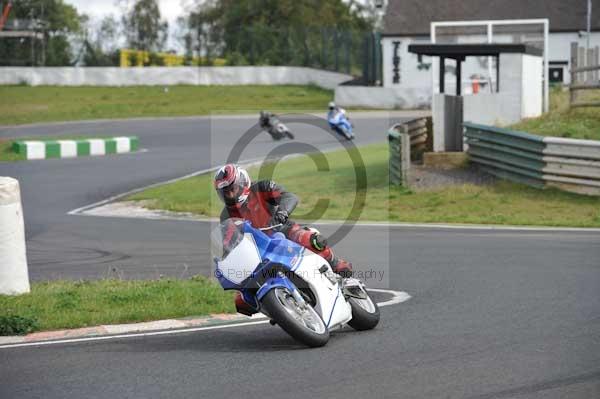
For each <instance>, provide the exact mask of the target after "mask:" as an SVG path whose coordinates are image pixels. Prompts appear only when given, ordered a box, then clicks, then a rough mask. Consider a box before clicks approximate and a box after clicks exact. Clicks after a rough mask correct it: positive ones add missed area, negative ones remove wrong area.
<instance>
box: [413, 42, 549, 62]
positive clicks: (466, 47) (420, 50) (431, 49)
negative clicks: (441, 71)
mask: <svg viewBox="0 0 600 399" xmlns="http://www.w3.org/2000/svg"><path fill="white" fill-rule="evenodd" d="M408 51H409V52H410V53H415V54H421V55H428V56H442V57H446V58H457V59H464V58H465V57H468V56H498V55H499V54H501V53H522V54H531V55H538V56H540V57H541V56H542V55H543V51H542V50H541V49H538V48H536V47H532V46H528V45H526V44H488V43H484V44H432V43H428V44H410V45H409V46H408Z"/></svg>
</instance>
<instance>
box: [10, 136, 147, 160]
mask: <svg viewBox="0 0 600 399" xmlns="http://www.w3.org/2000/svg"><path fill="white" fill-rule="evenodd" d="M138 147H139V139H138V138H137V137H111V138H102V139H81V140H56V141H34V140H26V141H15V142H13V150H14V151H15V152H16V153H18V154H23V155H25V157H26V159H47V158H73V157H82V156H89V155H91V156H97V155H106V154H123V153H127V152H132V151H136V150H137V149H138Z"/></svg>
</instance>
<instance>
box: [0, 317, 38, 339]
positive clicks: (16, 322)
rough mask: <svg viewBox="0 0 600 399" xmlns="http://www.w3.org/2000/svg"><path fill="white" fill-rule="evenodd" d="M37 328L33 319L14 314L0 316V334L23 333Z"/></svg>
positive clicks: (36, 323)
mask: <svg viewBox="0 0 600 399" xmlns="http://www.w3.org/2000/svg"><path fill="white" fill-rule="evenodd" d="M36 329H38V322H37V320H35V319H30V318H28V317H21V316H16V315H10V316H0V336H3V335H25V334H28V333H30V332H32V331H35V330H36Z"/></svg>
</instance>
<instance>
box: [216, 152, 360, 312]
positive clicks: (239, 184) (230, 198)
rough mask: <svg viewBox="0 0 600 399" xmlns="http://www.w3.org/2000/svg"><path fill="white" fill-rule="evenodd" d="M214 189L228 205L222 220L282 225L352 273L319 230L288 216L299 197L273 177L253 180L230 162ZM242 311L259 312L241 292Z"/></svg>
mask: <svg viewBox="0 0 600 399" xmlns="http://www.w3.org/2000/svg"><path fill="white" fill-rule="evenodd" d="M214 185H215V189H216V190H217V194H218V195H219V198H221V200H222V201H223V203H224V204H225V208H224V209H223V211H222V212H221V221H224V220H226V219H229V218H241V219H244V220H248V221H250V222H251V223H252V226H253V227H256V228H264V227H270V226H275V225H279V224H281V225H282V227H279V228H277V230H278V231H280V232H282V233H283V234H285V236H286V237H287V238H288V239H289V240H291V241H294V242H296V243H298V244H300V245H302V246H303V247H304V248H307V249H309V250H311V251H312V252H315V253H317V254H319V255H321V256H322V257H323V258H325V260H327V261H328V262H329V264H330V265H331V267H332V268H333V271H334V272H336V273H338V274H340V275H342V276H344V277H349V276H351V275H352V264H351V263H350V262H348V261H345V260H343V259H341V258H339V257H337V256H335V255H334V253H333V250H332V249H331V247H329V246H328V245H327V239H326V238H325V237H324V236H323V235H322V234H321V233H319V232H317V231H316V230H311V229H308V228H305V227H302V226H300V225H299V224H297V223H295V222H293V221H292V220H290V219H289V216H290V214H291V213H292V212H293V211H294V209H295V208H296V205H298V197H297V196H296V195H294V194H293V193H290V192H287V191H285V189H284V188H283V187H282V186H280V185H278V184H277V183H275V182H274V181H271V180H261V181H258V182H256V183H252V182H251V181H250V176H249V175H248V172H247V171H246V170H245V169H242V168H240V167H239V166H237V165H234V164H227V165H225V166H223V167H222V168H221V169H219V170H218V171H217V173H216V174H215V179H214ZM235 304H236V309H237V310H238V312H239V313H242V314H246V315H250V314H252V313H256V311H255V310H254V309H253V308H252V307H251V306H250V305H248V304H247V303H246V302H244V300H243V299H242V297H241V295H240V294H239V293H238V295H237V296H236V300H235Z"/></svg>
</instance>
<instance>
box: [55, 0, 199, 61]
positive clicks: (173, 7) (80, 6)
mask: <svg viewBox="0 0 600 399" xmlns="http://www.w3.org/2000/svg"><path fill="white" fill-rule="evenodd" d="M63 1H64V2H65V3H67V4H71V5H73V6H75V8H77V12H78V13H80V14H87V15H88V16H89V17H90V18H91V20H92V24H94V23H98V21H100V20H101V19H102V18H103V17H104V16H106V15H109V14H112V15H113V16H114V17H116V18H117V19H119V20H120V18H121V15H122V14H123V7H124V6H126V5H127V4H129V5H130V6H131V5H133V3H134V1H132V0H129V1H128V0H63ZM193 2H194V0H158V5H159V7H160V14H161V17H162V19H164V20H167V21H168V22H169V39H168V40H167V47H168V48H169V49H174V50H176V51H177V52H181V51H183V48H182V47H181V45H180V43H178V42H177V41H176V40H175V37H174V31H175V27H176V21H177V18H178V17H180V16H182V15H183V14H184V10H185V9H186V7H187V6H189V5H190V4H193ZM122 44H123V43H122Z"/></svg>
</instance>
